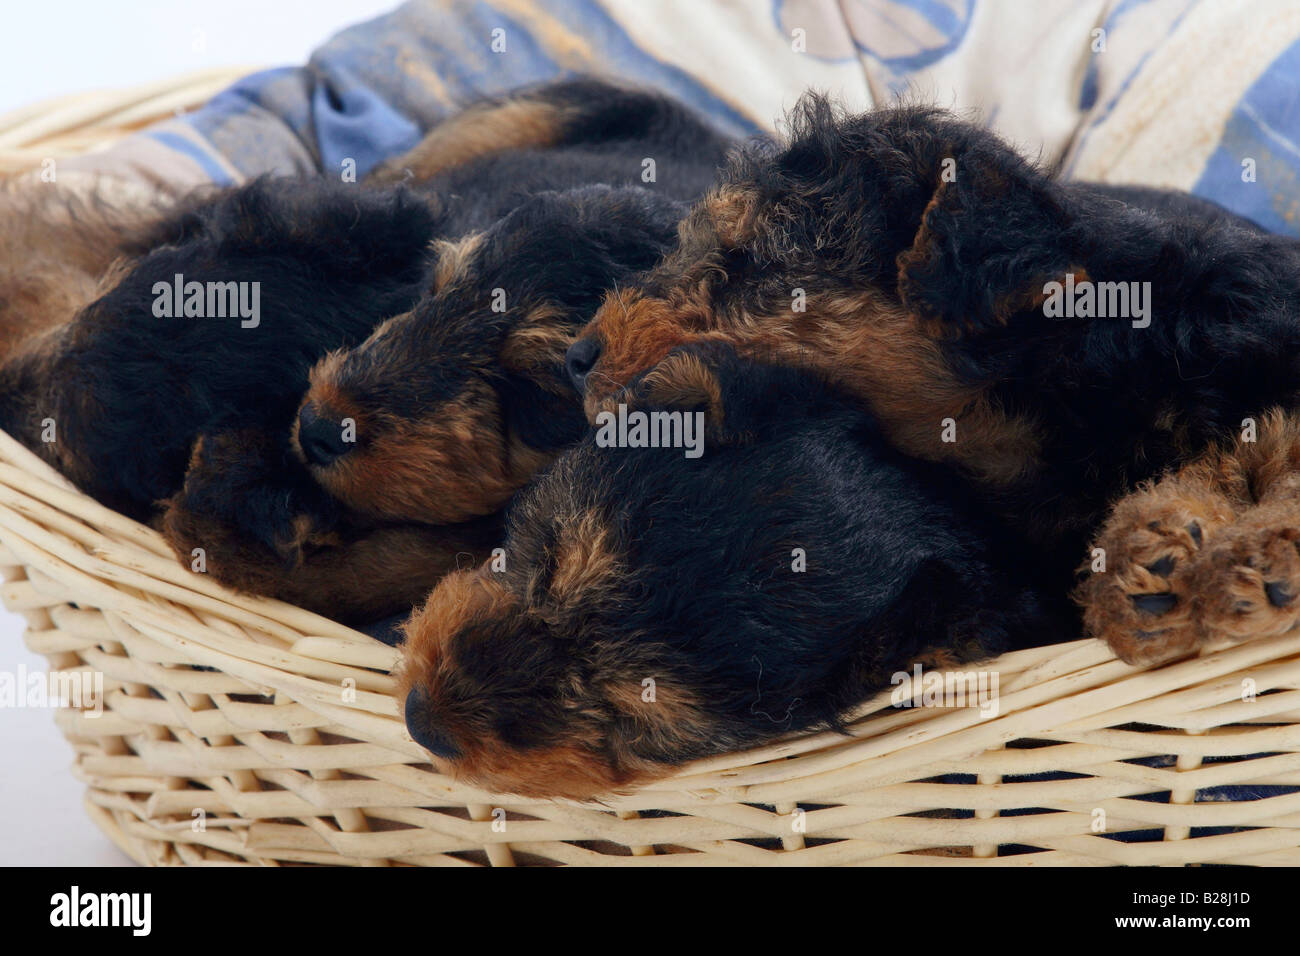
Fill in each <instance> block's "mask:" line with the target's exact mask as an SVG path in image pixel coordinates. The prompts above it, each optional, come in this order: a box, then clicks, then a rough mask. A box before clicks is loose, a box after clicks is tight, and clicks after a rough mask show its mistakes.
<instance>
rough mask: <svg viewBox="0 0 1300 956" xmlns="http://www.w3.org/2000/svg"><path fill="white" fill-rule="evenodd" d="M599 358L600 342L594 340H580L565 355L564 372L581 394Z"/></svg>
mask: <svg viewBox="0 0 1300 956" xmlns="http://www.w3.org/2000/svg"><path fill="white" fill-rule="evenodd" d="M598 358H600V341H599V340H598V339H594V338H585V339H578V341H576V342H574V343H573V344H572V345H570V346H569V351H567V352H566V353H564V370H565V371H566V372H568V373H569V381H571V382H573V387H574V388H576V389H577V390H578V392H579V393H581V392H582V391H583V390H584V389H585V388H586V387H587V375H588V374H589V373H590V372H591V370H592V369H593V368H595V366H596V360H597V359H598Z"/></svg>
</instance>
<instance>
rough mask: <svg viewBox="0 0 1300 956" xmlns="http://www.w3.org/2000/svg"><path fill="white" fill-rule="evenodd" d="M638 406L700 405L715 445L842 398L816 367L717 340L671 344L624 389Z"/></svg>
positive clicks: (744, 438) (746, 438)
mask: <svg viewBox="0 0 1300 956" xmlns="http://www.w3.org/2000/svg"><path fill="white" fill-rule="evenodd" d="M629 394H630V396H631V397H630V404H631V405H634V406H635V407H636V408H638V409H641V410H643V411H650V410H667V411H676V410H681V411H702V412H704V426H705V429H706V431H705V434H706V435H707V436H708V439H709V441H711V442H713V443H714V444H716V445H743V444H749V443H751V442H753V441H756V440H757V439H758V438H759V436H760V434H761V433H762V432H763V431H764V430H766V429H769V428H774V427H775V428H779V427H781V423H783V422H784V421H786V420H787V419H788V418H789V417H790V415H791V414H795V415H799V416H811V417H816V416H817V415H818V414H819V413H820V412H821V411H822V410H824V409H829V408H830V407H837V408H838V407H841V405H842V403H843V401H844V399H843V398H842V397H841V396H839V395H838V393H836V392H835V391H834V390H833V389H832V388H831V386H829V385H828V384H827V383H826V382H825V381H824V380H823V379H822V378H821V376H819V375H818V374H817V373H815V372H813V371H811V370H808V369H801V368H796V367H791V366H788V365H779V364H773V363H769V362H764V361H760V360H757V359H751V358H747V357H742V356H741V355H739V354H738V353H737V352H736V351H735V350H734V349H733V348H732V347H731V346H730V345H727V344H725V343H722V342H699V343H694V344H691V345H685V346H682V347H680V348H677V349H674V350H673V351H672V352H670V353H669V354H668V355H667V356H666V357H665V358H664V359H663V361H661V362H660V363H659V364H658V365H655V366H654V367H653V368H651V369H650V370H649V371H647V372H646V373H645V374H644V375H642V376H641V377H640V378H639V379H637V380H636V381H635V382H634V383H633V385H632V387H631V388H630V389H629V390H628V392H627V393H621V394H620V395H619V396H618V398H617V400H618V401H624V400H625V398H626V396H627V395H629Z"/></svg>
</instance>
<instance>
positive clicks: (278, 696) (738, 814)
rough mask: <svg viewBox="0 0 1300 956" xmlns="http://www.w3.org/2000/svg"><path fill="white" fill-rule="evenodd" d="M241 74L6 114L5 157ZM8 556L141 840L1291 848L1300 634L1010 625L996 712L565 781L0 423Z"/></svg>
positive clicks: (109, 822)
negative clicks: (480, 738)
mask: <svg viewBox="0 0 1300 956" xmlns="http://www.w3.org/2000/svg"><path fill="white" fill-rule="evenodd" d="M229 79H230V77H228V76H222V77H209V76H206V75H204V76H201V77H198V78H194V79H193V80H191V81H188V82H186V83H182V84H177V85H176V86H175V87H174V88H169V89H160V90H152V91H144V92H136V93H134V94H132V95H131V96H129V97H127V98H126V99H125V100H123V101H118V102H104V101H103V100H102V99H101V100H94V101H89V102H76V103H73V102H69V103H68V104H65V105H64V107H61V108H60V110H54V111H47V112H44V113H42V112H40V111H36V110H29V111H24V112H23V113H22V114H18V115H16V116H11V117H8V118H0V169H6V168H7V169H17V168H21V167H23V166H24V165H28V166H29V165H31V164H33V163H35V162H37V161H38V160H39V157H41V156H44V155H50V154H51V153H59V154H62V153H66V152H68V151H73V150H76V149H82V148H86V147H87V146H89V145H94V144H96V143H98V142H103V141H104V140H105V139H106V138H112V137H115V136H118V135H121V133H122V132H123V131H124V130H126V129H129V128H133V127H134V126H137V125H139V124H141V123H143V122H145V121H147V120H148V119H149V118H151V117H153V116H155V115H163V114H165V113H170V112H171V111H172V110H173V109H176V108H179V107H182V106H190V105H196V104H197V103H199V102H202V99H203V98H206V96H208V95H210V94H211V92H213V91H214V89H215V88H218V85H219V84H220V85H224V83H225V82H226V81H228V80H229ZM0 573H2V574H3V578H4V581H5V583H4V585H3V590H2V591H0V594H2V596H3V599H4V603H5V605H6V606H7V607H8V608H9V609H10V610H12V611H15V612H18V613H21V614H23V615H24V616H25V618H26V620H27V622H28V630H27V633H26V641H27V644H28V646H29V647H30V648H31V649H32V650H33V651H35V652H37V653H40V654H42V655H44V656H45V657H46V658H47V660H48V661H49V666H50V669H51V670H52V671H90V672H97V673H101V674H103V675H104V692H105V698H104V702H103V713H102V715H100V716H97V717H96V716H91V715H90V714H88V713H85V712H82V711H78V710H74V709H63V710H60V711H59V712H58V717H57V719H58V722H59V726H60V727H61V729H62V730H63V732H64V733H65V735H66V736H67V738H68V740H69V741H70V742H71V743H72V745H73V747H74V749H75V751H76V762H75V767H74V773H75V774H76V776H77V777H78V779H80V780H81V781H82V782H83V783H84V784H85V786H86V807H87V810H88V812H89V813H90V815H91V817H92V818H93V819H94V820H95V822H96V823H97V824H98V825H99V826H100V827H101V828H102V829H103V830H104V831H105V832H106V833H107V834H108V835H109V836H110V837H111V838H112V839H113V840H114V842H115V843H117V845H118V846H120V847H121V848H122V849H123V850H124V851H125V852H126V853H127V854H129V855H130V856H131V857H133V858H134V859H136V860H138V861H139V862H141V863H146V864H164V865H168V864H229V863H252V864H262V865H276V864H294V863H297V864H347V865H393V864H410V865H440V864H450V865H472V864H492V865H511V864H515V863H536V864H550V865H554V864H614V865H619V864H630V865H699V864H745V865H764V864H766V865H773V864H794V865H812V864H828V865H829V864H880V865H888V864H893V865H935V864H942V865H955V866H1000V865H1046V864H1071V865H1106V864H1145V865H1151V864H1175V865H1176V864H1188V863H1202V862H1215V863H1242V864H1276V865H1297V864H1300V792H1297V793H1276V792H1275V791H1261V790H1259V789H1258V788H1261V787H1263V788H1267V787H1274V788H1286V787H1297V788H1300V633H1295V632H1293V633H1292V634H1289V635H1285V636H1283V637H1279V638H1273V639H1270V640H1266V641H1256V642H1249V643H1246V644H1243V645H1240V646H1238V647H1234V648H1229V649H1226V650H1221V651H1218V652H1215V653H1209V654H1206V655H1204V656H1202V657H1199V658H1197V659H1194V660H1190V661H1186V662H1183V663H1180V664H1176V665H1173V666H1170V667H1165V668H1161V669H1158V670H1142V669H1137V668H1131V667H1128V666H1126V665H1124V664H1123V663H1121V662H1119V661H1117V660H1115V659H1114V658H1113V657H1112V656H1111V654H1110V653H1109V652H1108V651H1107V650H1106V648H1105V647H1104V646H1103V645H1101V644H1100V643H1098V642H1095V641H1077V642H1074V643H1070V644H1063V645H1057V646H1049V647H1044V648H1037V649H1033V650H1028V651H1019V652H1015V653H1012V654H1007V655H1004V656H1003V657H1001V658H999V659H997V660H995V661H993V662H990V663H988V664H985V665H982V666H981V667H980V670H983V671H987V672H994V673H996V674H997V675H998V679H999V691H1000V694H999V699H998V705H999V706H998V715H997V716H996V717H994V718H992V719H986V718H984V717H982V716H981V714H980V711H979V710H978V709H975V708H971V707H950V708H944V707H912V708H894V707H891V706H890V705H889V697H890V695H889V694H882V695H881V696H880V697H879V698H877V699H876V700H874V701H870V702H867V703H866V704H864V705H863V707H862V708H861V711H860V713H861V715H862V716H861V718H860V719H857V720H855V721H853V722H852V723H851V724H850V727H849V729H850V731H851V734H850V735H849V736H845V735H841V734H837V733H820V734H814V735H808V736H803V737H797V738H793V739H790V740H787V741H783V742H780V743H777V744H774V745H771V746H768V747H764V748H762V749H761V750H756V751H752V752H748V753H743V754H734V755H728V756H725V757H718V758H713V759H710V760H707V761H702V762H699V763H696V764H693V765H691V766H689V767H687V768H685V769H684V770H683V771H682V772H681V773H680V774H679V775H677V776H675V777H673V778H671V779H667V780H663V781H660V782H657V783H655V784H652V785H649V786H646V787H644V788H642V789H639V790H637V791H635V792H633V793H631V794H627V795H623V796H619V797H613V798H610V799H608V800H607V801H605V802H604V803H601V804H589V805H578V804H573V803H568V802H554V801H544V800H531V799H524V798H518V797H509V796H498V795H493V794H489V793H485V792H483V791H480V790H478V789H476V788H474V787H471V786H468V785H466V784H464V783H461V782H458V781H455V780H452V779H449V778H447V777H444V776H442V775H439V774H437V773H435V772H434V771H433V770H432V768H430V767H429V765H428V764H427V763H426V762H425V759H424V756H423V751H422V750H421V749H420V748H419V747H418V746H417V745H416V744H415V743H413V742H412V741H411V739H410V737H409V736H408V735H407V733H406V730H405V727H404V726H403V724H402V721H401V720H400V719H399V716H398V711H397V706H396V701H395V700H394V698H393V696H392V690H393V687H394V684H395V682H394V680H393V678H392V677H391V676H390V671H391V670H392V668H393V667H394V666H395V665H396V663H397V661H398V659H399V655H398V653H397V652H396V651H394V650H393V649H391V648H388V647H385V646H384V645H382V644H379V643H378V642H376V641H373V640H371V639H370V638H369V637H367V636H365V635H363V634H360V633H357V632H355V631H352V630H350V629H348V628H345V627H342V626H340V625H338V624H335V623H333V622H331V621H329V620H326V619H324V618H321V617H318V616H316V615H313V614H310V613H308V612H306V611H303V610H301V609H298V608H294V607H291V606H288V605H286V604H283V603H280V602H276V601H271V600H266V599H260V598H251V597H247V596H243V595H236V594H232V593H230V592H228V591H226V590H224V589H223V588H221V587H219V586H217V585H216V584H215V583H213V582H211V581H210V580H208V579H207V578H206V577H205V576H204V575H202V574H196V573H193V572H191V571H190V570H188V569H186V568H184V567H182V566H181V565H179V564H178V563H177V562H176V560H175V558H174V557H173V556H172V554H171V552H170V550H169V549H168V548H167V547H166V546H165V544H164V543H163V541H162V539H161V538H160V537H159V536H158V535H157V534H155V533H154V532H153V531H151V530H149V529H148V528H145V527H143V526H141V525H138V524H136V523H135V522H132V521H130V520H128V519H126V518H124V517H122V516H121V515H118V514H116V513H114V512H112V511H110V510H108V509H106V508H104V507H102V506H101V505H99V504H98V503H97V502H95V501H93V500H92V499H90V498H88V497H87V496H85V495H83V494H81V493H80V492H78V491H77V490H76V489H75V488H73V487H72V486H71V485H70V484H69V483H68V482H67V481H66V480H64V479H63V478H62V477H61V476H60V475H58V474H57V473H56V472H54V471H53V470H52V469H50V468H49V467H48V466H47V465H45V464H44V463H43V462H41V461H40V460H38V459H37V458H36V457H35V456H34V455H32V454H31V453H30V452H29V451H27V450H26V449H24V448H22V447H21V446H20V445H18V444H17V443H16V442H14V441H13V440H12V439H10V438H9V437H8V436H7V435H4V434H3V433H0ZM1045 775H1047V779H1044V776H1045ZM1225 788H1227V789H1225ZM1198 792H1199V795H1200V798H1201V799H1200V800H1199V801H1198ZM1270 794H1271V795H1270ZM1207 798H1210V799H1207ZM1207 828H1213V829H1207ZM1218 828H1231V829H1229V830H1227V831H1224V830H1222V829H1218ZM1125 832H1128V833H1134V832H1136V833H1140V834H1141V835H1142V842H1125V841H1123V840H1119V839H1115V838H1114V837H1115V835H1116V834H1119V833H1125Z"/></svg>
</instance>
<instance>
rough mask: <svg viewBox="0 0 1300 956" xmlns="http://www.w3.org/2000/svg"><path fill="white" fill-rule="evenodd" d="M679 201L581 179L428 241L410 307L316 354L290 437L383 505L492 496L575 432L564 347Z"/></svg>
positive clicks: (338, 479) (348, 490)
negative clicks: (426, 281)
mask: <svg viewBox="0 0 1300 956" xmlns="http://www.w3.org/2000/svg"><path fill="white" fill-rule="evenodd" d="M680 212H681V209H680V207H678V206H677V204H675V203H672V202H671V201H668V200H664V199H661V198H658V197H656V196H655V195H654V194H651V193H648V192H645V191H643V190H639V189H610V188H608V187H587V188H583V189H577V190H571V191H569V192H565V193H544V194H541V195H538V196H535V197H533V198H532V199H530V200H529V201H528V202H526V203H524V204H523V205H522V206H520V207H519V208H517V209H515V210H514V211H513V212H511V213H510V214H509V215H507V216H505V217H504V218H503V219H501V220H499V221H498V222H496V223H494V224H493V225H492V226H491V227H489V228H488V229H486V230H485V231H483V232H480V233H474V234H471V235H468V236H466V237H464V238H462V239H460V240H458V241H456V242H440V243H438V244H436V246H435V252H436V258H437V262H436V266H435V268H434V269H433V273H432V279H431V284H430V288H429V290H428V294H427V295H426V296H425V298H424V299H423V300H422V301H421V302H420V303H419V304H418V305H417V306H416V308H415V309H413V310H412V311H411V312H409V313H406V314H404V315H400V316H397V317H395V318H393V319H390V320H389V321H388V322H386V323H384V324H383V325H382V326H380V327H379V328H378V329H376V331H375V332H374V334H373V335H371V337H370V338H369V339H368V340H367V341H365V342H363V343H362V344H361V345H360V346H358V347H356V348H354V349H352V350H350V351H346V352H339V353H336V354H334V355H331V356H329V357H328V358H327V359H325V360H323V361H322V362H320V363H319V364H318V365H317V366H316V368H315V369H313V371H312V374H311V387H310V390H309V391H308V393H307V395H306V397H305V399H304V401H303V403H302V406H301V409H300V411H299V416H298V422H297V424H296V425H295V441H296V444H297V448H298V449H299V452H300V454H301V456H302V458H303V460H304V461H305V462H306V464H307V465H308V467H309V468H310V469H311V471H312V473H313V475H314V476H315V478H316V479H317V481H319V482H320V483H321V484H322V485H323V486H324V487H325V488H326V489H328V490H329V491H330V492H331V493H332V494H333V495H335V496H336V497H337V498H338V499H339V500H341V501H343V502H345V503H346V504H348V505H349V506H351V507H352V508H354V509H356V510H358V511H360V512H362V513H366V514H370V515H373V516H376V517H380V518H385V519H404V520H416V521H427V522H437V523H446V522H454V521H462V520H466V519H467V518H470V517H473V516H476V515H483V514H488V513H491V512H493V511H496V510H498V509H499V508H500V507H501V506H502V505H503V504H504V503H505V502H506V500H508V499H509V497H510V496H511V495H512V494H513V493H514V492H515V491H516V490H517V489H518V488H519V487H520V486H521V485H523V484H524V483H525V482H526V481H527V480H528V479H529V477H531V476H532V475H533V474H534V473H535V472H536V471H537V470H538V469H539V468H540V467H542V466H543V465H545V464H546V463H547V462H549V461H550V460H551V459H553V458H554V456H555V455H556V454H557V453H558V452H559V451H560V450H561V449H562V448H564V447H565V446H567V445H569V444H571V443H572V442H574V441H576V440H577V438H578V437H579V436H580V435H581V434H582V431H583V428H584V422H583V416H582V411H581V408H580V405H579V401H578V397H577V394H576V393H575V392H574V390H573V386H572V383H571V381H570V378H569V374H568V371H567V370H566V367H565V354H566V352H567V350H568V348H569V346H570V345H571V344H572V342H573V339H574V337H575V335H576V332H577V330H578V329H579V328H581V326H582V325H583V323H585V322H586V321H587V320H588V319H589V318H590V316H591V313H592V312H593V311H594V310H595V308H596V305H597V304H598V303H599V300H600V296H601V294H602V293H603V291H604V290H605V289H607V288H610V287H612V286H615V285H617V284H619V283H621V282H623V281H626V280H627V279H628V278H629V277H630V276H631V275H632V274H634V273H635V272H637V271H639V270H642V269H645V268H647V267H649V266H650V265H651V264H652V263H653V262H654V261H656V260H657V259H658V257H659V256H660V255H661V253H662V252H663V250H664V249H665V248H666V246H667V244H668V242H669V241H670V239H671V236H672V231H673V227H674V225H675V223H676V220H677V217H678V216H679V215H680Z"/></svg>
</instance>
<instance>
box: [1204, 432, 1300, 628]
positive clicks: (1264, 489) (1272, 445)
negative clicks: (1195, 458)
mask: <svg viewBox="0 0 1300 956" xmlns="http://www.w3.org/2000/svg"><path fill="white" fill-rule="evenodd" d="M1234 454H1235V457H1236V459H1237V460H1238V461H1239V462H1240V465H1241V468H1242V469H1243V471H1245V473H1246V474H1247V475H1248V476H1249V478H1250V481H1251V490H1252V492H1253V494H1254V497H1255V499H1256V501H1257V502H1258V504H1256V505H1255V506H1254V507H1253V508H1250V509H1249V510H1247V511H1246V512H1245V513H1244V514H1243V515H1242V516H1241V518H1240V519H1239V520H1238V521H1237V523H1236V524H1234V525H1233V526H1232V527H1230V528H1228V529H1226V530H1225V532H1224V534H1223V535H1222V536H1220V538H1219V539H1218V540H1216V541H1215V543H1214V545H1213V546H1212V547H1208V548H1207V549H1206V553H1205V555H1204V556H1203V557H1202V559H1201V560H1200V561H1199V562H1197V565H1196V568H1195V570H1194V573H1193V582H1192V583H1193V585H1194V587H1195V589H1196V593H1197V595H1198V598H1199V603H1200V616H1201V620H1202V626H1203V627H1204V628H1205V629H1206V630H1207V631H1208V632H1210V633H1213V634H1216V635H1221V636H1224V637H1227V638H1230V639H1232V640H1234V641H1242V640H1246V639H1247V638H1251V637H1272V636H1274V635H1277V634H1283V633H1285V632H1287V631H1289V630H1290V629H1291V628H1293V627H1295V625H1296V624H1297V623H1298V622H1300V600H1298V598H1300V419H1297V418H1295V417H1288V416H1284V415H1282V414H1280V413H1274V414H1272V415H1269V416H1266V417H1265V419H1264V421H1263V423H1262V424H1261V427H1260V433H1259V440H1258V441H1256V442H1242V443H1240V444H1239V445H1238V447H1237V449H1236V450H1235V452H1234Z"/></svg>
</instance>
